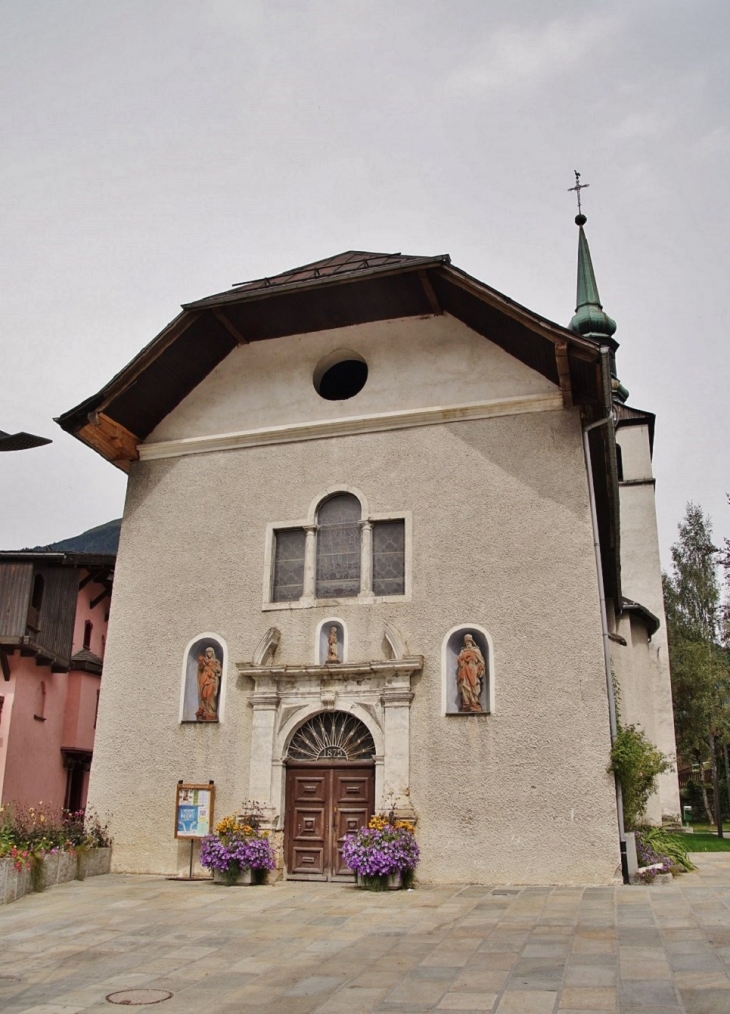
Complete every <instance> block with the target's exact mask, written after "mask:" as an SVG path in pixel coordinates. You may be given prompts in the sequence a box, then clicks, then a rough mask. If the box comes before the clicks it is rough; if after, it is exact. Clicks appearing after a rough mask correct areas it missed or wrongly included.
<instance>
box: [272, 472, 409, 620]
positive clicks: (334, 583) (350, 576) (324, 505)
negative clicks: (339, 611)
mask: <svg viewBox="0 0 730 1014" xmlns="http://www.w3.org/2000/svg"><path fill="white" fill-rule="evenodd" d="M270 532H271V534H270V539H271V542H270V546H271V549H270V556H269V555H268V553H269V551H268V550H267V559H268V560H270V563H269V569H268V575H269V576H268V588H269V589H270V591H269V592H268V594H267V595H265V600H264V607H266V605H267V604H268V603H270V604H271V606H272V607H273V606H274V605H276V604H277V603H292V604H298V605H304V606H306V605H313V604H314V602H315V600H316V601H332V600H338V599H343V598H359V599H361V600H370V601H371V600H372V598H373V597H378V598H380V597H390V596H401V595H405V594H406V555H407V545H408V539H407V533H406V518H405V517H397V516H396V517H393V516H391V515H376V516H375V517H368V515H367V508H365V509H363V503H362V501H361V499H360V498H359V497H358V496H356V495H355V494H354V493H352V492H346V491H335V492H332V493H329V494H328V495H327V496H325V497H324V498H323V499H322V500H320V502H319V503H318V504H317V506H316V509H315V510H314V512H313V514H310V520H309V521H308V522H306V523H303V522H299V523H298V524H296V523H293V524H291V525H286V524H282V525H272V526H270Z"/></svg>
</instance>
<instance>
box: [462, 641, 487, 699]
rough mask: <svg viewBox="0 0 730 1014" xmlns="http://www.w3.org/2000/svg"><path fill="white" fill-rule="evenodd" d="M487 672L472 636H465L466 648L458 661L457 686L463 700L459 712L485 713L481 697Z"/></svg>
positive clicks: (482, 657)
mask: <svg viewBox="0 0 730 1014" xmlns="http://www.w3.org/2000/svg"><path fill="white" fill-rule="evenodd" d="M485 672H486V666H485V664H484V656H483V655H482V653H481V651H480V650H479V647H478V645H477V644H475V642H474V638H473V637H472V636H471V634H465V635H464V647H463V648H462V649H461V651H460V652H459V655H458V657H457V659H456V686H457V688H458V691H459V697H460V698H461V700H460V702H459V711H471V712H477V711H484V708H483V707H482V705H481V701H480V697H481V696H482V686H483V685H484V674H485Z"/></svg>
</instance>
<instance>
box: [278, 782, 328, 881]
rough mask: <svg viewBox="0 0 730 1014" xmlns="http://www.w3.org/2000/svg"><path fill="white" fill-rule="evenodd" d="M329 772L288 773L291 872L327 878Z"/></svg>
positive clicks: (322, 878) (288, 861)
mask: <svg viewBox="0 0 730 1014" xmlns="http://www.w3.org/2000/svg"><path fill="white" fill-rule="evenodd" d="M328 776H329V772H328V771H322V770H314V771H304V770H301V769H292V770H291V771H289V772H288V773H287V811H288V813H287V825H288V828H287V833H288V836H289V840H288V845H289V848H288V850H287V852H288V855H287V866H288V869H289V871H290V873H292V874H295V875H302V874H303V875H305V876H307V877H308V878H311V879H316V880H324V879H325V878H326V867H327V865H328V863H327V860H328V858H329V857H328V851H327V849H328V813H329V803H328V801H329V777H328Z"/></svg>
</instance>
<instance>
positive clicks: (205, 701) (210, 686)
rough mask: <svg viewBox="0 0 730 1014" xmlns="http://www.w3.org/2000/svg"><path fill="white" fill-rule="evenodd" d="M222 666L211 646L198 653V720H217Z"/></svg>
mask: <svg viewBox="0 0 730 1014" xmlns="http://www.w3.org/2000/svg"><path fill="white" fill-rule="evenodd" d="M222 671H223V669H222V666H221V664H220V662H219V661H218V659H217V658H216V657H215V651H214V650H213V649H212V648H206V649H205V652H204V653H203V654H202V655H198V710H197V711H196V712H195V717H196V718H197V720H198V721H199V722H216V721H218V690H219V689H220V685H221V672H222Z"/></svg>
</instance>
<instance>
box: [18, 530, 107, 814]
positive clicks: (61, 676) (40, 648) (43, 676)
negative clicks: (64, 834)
mask: <svg viewBox="0 0 730 1014" xmlns="http://www.w3.org/2000/svg"><path fill="white" fill-rule="evenodd" d="M114 561H115V556H114V554H109V553H74V552H63V551H60V552H59V551H52V550H41V551H36V550H33V551H28V550H22V551H19V552H0V670H1V671H2V676H1V678H0V802H2V803H7V802H17V803H19V804H21V805H23V806H35V805H37V804H38V803H39V802H41V801H42V802H43V803H46V804H49V805H51V806H53V807H56V806H59V807H60V806H64V807H66V808H67V809H69V810H79V809H83V808H84V806H85V804H86V793H87V788H88V779H89V768H90V765H91V758H92V753H93V749H94V730H95V727H96V713H97V709H98V706H99V691H100V685H101V670H102V659H103V657H104V645H105V641H106V628H107V621H108V618H109V603H110V597H111V588H112V579H113V573H114Z"/></svg>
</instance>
